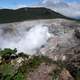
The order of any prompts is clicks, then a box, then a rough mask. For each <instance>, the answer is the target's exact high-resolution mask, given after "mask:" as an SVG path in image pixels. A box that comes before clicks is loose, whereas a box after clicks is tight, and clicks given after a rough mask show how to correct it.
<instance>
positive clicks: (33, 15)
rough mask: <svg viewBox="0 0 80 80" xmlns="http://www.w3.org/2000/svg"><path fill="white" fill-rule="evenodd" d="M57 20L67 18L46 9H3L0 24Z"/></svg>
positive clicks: (0, 13)
mask: <svg viewBox="0 0 80 80" xmlns="http://www.w3.org/2000/svg"><path fill="white" fill-rule="evenodd" d="M55 18H65V19H70V20H73V19H71V18H67V17H65V16H63V15H61V14H59V13H56V12H54V11H52V10H50V9H47V8H44V7H40V8H39V7H38V8H37V7H36V8H27V7H26V8H20V9H16V10H11V9H1V10H0V23H8V22H16V21H24V20H34V19H55Z"/></svg>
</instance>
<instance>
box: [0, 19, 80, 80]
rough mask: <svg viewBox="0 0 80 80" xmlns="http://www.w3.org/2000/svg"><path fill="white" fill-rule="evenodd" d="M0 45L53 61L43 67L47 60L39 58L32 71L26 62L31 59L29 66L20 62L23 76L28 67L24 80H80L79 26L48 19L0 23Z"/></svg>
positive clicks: (74, 23) (64, 20) (31, 64)
mask: <svg viewBox="0 0 80 80" xmlns="http://www.w3.org/2000/svg"><path fill="white" fill-rule="evenodd" d="M0 44H1V45H0V48H12V49H13V48H17V50H18V53H19V52H24V53H25V54H29V55H36V56H41V55H44V56H46V57H47V58H48V59H50V60H48V61H49V63H50V62H51V61H53V62H54V63H50V64H47V63H48V61H47V62H44V61H43V62H41V60H42V59H43V58H40V60H39V58H38V60H39V61H40V62H41V64H38V67H36V69H34V70H33V69H32V66H33V65H34V63H32V62H30V61H31V59H32V58H33V56H31V59H30V61H29V63H27V62H26V60H27V59H24V60H25V63H26V64H25V63H24V64H23V66H22V67H21V71H23V72H24V73H25V70H26V68H29V67H30V69H31V70H30V71H29V72H30V73H29V74H28V76H27V79H28V80H45V79H47V80H55V79H56V80H57V79H58V80H79V79H80V77H79V75H80V59H79V58H80V24H79V23H76V22H74V21H70V20H66V19H48V20H34V21H24V22H15V23H5V24H0ZM21 58H23V57H21ZM20 60H21V59H20ZM20 60H19V61H20ZM13 62H15V60H13ZM13 62H12V63H13ZM16 62H17V61H16ZM34 62H35V60H34ZM12 63H11V64H12ZM17 63H18V62H17ZM35 63H36V62H35ZM29 64H30V65H29ZM36 64H37V63H36ZM63 64H65V65H63ZM25 65H27V66H28V65H29V66H28V67H24V66H25ZM55 66H57V67H56V69H55ZM63 66H64V67H63ZM65 66H66V67H65ZM23 67H24V68H23ZM28 70H29V69H28ZM52 71H53V72H52ZM57 71H59V72H57ZM76 73H77V75H78V77H77V76H76ZM64 76H65V77H64Z"/></svg>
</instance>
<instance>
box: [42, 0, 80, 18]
mask: <svg viewBox="0 0 80 80" xmlns="http://www.w3.org/2000/svg"><path fill="white" fill-rule="evenodd" d="M42 6H44V7H47V8H50V9H52V10H55V11H57V12H59V13H61V14H63V15H65V16H68V17H77V18H78V17H80V3H77V2H71V3H65V2H64V0H42Z"/></svg>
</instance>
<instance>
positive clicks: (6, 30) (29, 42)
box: [0, 24, 50, 55]
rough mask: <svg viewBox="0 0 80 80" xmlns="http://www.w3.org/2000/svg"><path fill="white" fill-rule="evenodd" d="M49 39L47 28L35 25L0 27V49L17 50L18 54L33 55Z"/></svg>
mask: <svg viewBox="0 0 80 80" xmlns="http://www.w3.org/2000/svg"><path fill="white" fill-rule="evenodd" d="M49 38H50V33H49V31H48V27H47V26H43V25H42V24H36V25H35V26H32V27H26V26H23V25H19V27H15V26H14V25H13V26H10V25H8V26H6V27H5V26H4V25H2V26H0V48H1V49H4V48H11V49H14V48H17V50H18V53H19V52H24V53H27V54H31V55H32V54H34V53H36V51H37V50H38V49H39V48H40V47H41V46H43V45H45V44H46V43H47V40H48V39H49Z"/></svg>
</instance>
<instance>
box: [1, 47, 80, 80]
mask: <svg viewBox="0 0 80 80" xmlns="http://www.w3.org/2000/svg"><path fill="white" fill-rule="evenodd" d="M16 52H17V50H16V49H13V50H12V49H9V48H8V49H7V48H6V49H4V50H0V56H1V57H2V63H1V64H0V80H26V79H27V76H28V74H29V72H33V71H34V70H35V69H37V68H38V67H39V66H40V64H41V63H46V65H51V64H56V65H57V67H56V69H54V70H53V71H52V73H51V74H50V75H51V76H52V80H59V76H60V73H61V71H62V70H63V69H67V65H66V63H64V62H62V61H57V62H55V61H53V60H52V59H49V58H48V57H47V56H42V55H39V56H32V57H31V58H29V55H26V54H24V53H19V54H18V55H17V54H16ZM12 54H14V55H15V56H17V57H16V59H17V58H19V57H22V58H23V59H24V61H22V62H21V65H20V66H18V65H19V64H17V63H16V64H14V65H12V63H11V61H12V60H13V61H15V60H16V59H12V60H11V58H10V57H11V56H12ZM6 57H7V60H8V63H7V62H6ZM17 66H18V67H17ZM68 67H69V65H68ZM74 69H75V68H73V70H74ZM75 71H76V72H72V73H75V80H80V69H77V70H75Z"/></svg>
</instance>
